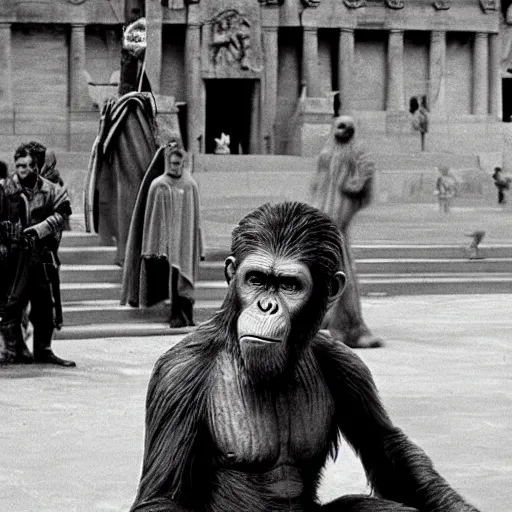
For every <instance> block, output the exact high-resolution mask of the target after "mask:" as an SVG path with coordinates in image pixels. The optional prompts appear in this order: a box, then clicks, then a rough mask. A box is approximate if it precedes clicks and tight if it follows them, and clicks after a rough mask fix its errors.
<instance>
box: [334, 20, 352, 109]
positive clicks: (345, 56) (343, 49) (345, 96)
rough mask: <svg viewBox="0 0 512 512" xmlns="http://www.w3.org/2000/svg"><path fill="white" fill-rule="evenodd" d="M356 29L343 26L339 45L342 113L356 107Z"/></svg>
mask: <svg viewBox="0 0 512 512" xmlns="http://www.w3.org/2000/svg"><path fill="white" fill-rule="evenodd" d="M354 51H355V43H354V29H351V28H342V29H341V32H340V45H339V65H338V68H339V72H338V75H339V91H340V103H341V108H340V114H345V113H349V112H350V111H351V110H352V109H353V108H354Z"/></svg>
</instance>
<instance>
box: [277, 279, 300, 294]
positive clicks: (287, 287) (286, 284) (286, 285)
mask: <svg viewBox="0 0 512 512" xmlns="http://www.w3.org/2000/svg"><path fill="white" fill-rule="evenodd" d="M280 288H281V290H283V291H285V292H298V291H300V290H301V289H302V285H301V283H300V281H298V280H297V279H284V280H283V281H282V282H281V285H280Z"/></svg>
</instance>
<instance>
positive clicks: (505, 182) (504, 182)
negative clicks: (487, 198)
mask: <svg viewBox="0 0 512 512" xmlns="http://www.w3.org/2000/svg"><path fill="white" fill-rule="evenodd" d="M492 179H493V180H494V185H496V188H497V189H498V204H500V205H502V206H505V205H506V204H507V198H506V196H505V190H509V189H510V182H511V181H512V179H511V178H510V177H509V176H504V175H503V170H502V168H501V167H495V168H494V173H493V175H492Z"/></svg>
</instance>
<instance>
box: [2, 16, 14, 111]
mask: <svg viewBox="0 0 512 512" xmlns="http://www.w3.org/2000/svg"><path fill="white" fill-rule="evenodd" d="M11 60H12V58H11V24H10V23H0V69H1V70H2V72H1V73H0V110H2V111H12V108H13V102H12V66H11Z"/></svg>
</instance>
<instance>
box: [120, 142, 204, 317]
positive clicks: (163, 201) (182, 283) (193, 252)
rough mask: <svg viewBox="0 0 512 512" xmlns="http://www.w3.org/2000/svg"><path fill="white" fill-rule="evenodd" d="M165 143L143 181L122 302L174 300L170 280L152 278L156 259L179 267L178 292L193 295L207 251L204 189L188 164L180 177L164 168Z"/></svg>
mask: <svg viewBox="0 0 512 512" xmlns="http://www.w3.org/2000/svg"><path fill="white" fill-rule="evenodd" d="M163 149H164V148H160V149H159V150H158V152H157V154H156V155H155V157H154V159H153V162H152V163H151V165H150V167H149V169H148V171H147V173H146V175H145V176H144V179H143V181H142V184H141V187H140V190H139V194H138V196H137V201H136V203H135V208H134V211H133V216H132V221H131V224H130V232H129V235H128V243H127V247H126V259H125V264H124V270H123V281H122V290H121V304H123V305H124V304H129V305H131V306H133V307H148V306H152V305H154V304H156V303H157V302H160V301H162V300H165V299H167V298H169V299H171V301H172V300H173V297H172V282H171V281H172V274H173V272H171V271H170V272H169V274H168V286H166V287H162V286H160V283H154V282H151V280H149V279H148V276H149V274H150V267H151V265H152V264H153V263H154V262H155V261H160V262H161V261H162V259H163V260H164V261H166V262H167V263H168V266H169V270H171V269H175V270H176V271H177V273H178V280H177V293H178V295H179V296H180V297H185V298H187V299H188V300H190V301H192V302H193V301H194V283H195V281H196V279H197V274H198V269H199V260H200V258H201V256H202V253H203V242H202V234H201V228H200V225H201V224H200V212H199V192H198V188H197V184H196V182H195V181H194V180H193V178H192V176H191V175H190V172H189V171H188V169H187V168H185V169H184V171H183V175H182V177H181V178H172V177H170V176H167V175H165V174H164V168H165V163H164V150H163Z"/></svg>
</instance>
